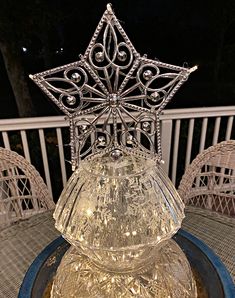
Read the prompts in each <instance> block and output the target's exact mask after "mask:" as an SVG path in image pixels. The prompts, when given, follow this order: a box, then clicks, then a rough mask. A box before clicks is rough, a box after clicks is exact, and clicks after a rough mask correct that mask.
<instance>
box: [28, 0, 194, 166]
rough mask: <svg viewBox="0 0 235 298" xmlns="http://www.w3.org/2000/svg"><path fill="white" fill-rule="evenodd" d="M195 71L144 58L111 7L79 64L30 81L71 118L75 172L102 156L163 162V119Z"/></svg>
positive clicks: (55, 70) (109, 6) (42, 73)
mask: <svg viewBox="0 0 235 298" xmlns="http://www.w3.org/2000/svg"><path fill="white" fill-rule="evenodd" d="M196 69H197V67H196V66H195V67H192V68H185V67H179V66H175V65H170V64H166V63H162V62H160V61H155V60H150V59H147V57H146V55H144V56H140V54H139V53H138V52H137V51H136V49H135V48H134V46H133V45H132V43H131V41H130V40H129V38H128V37H127V35H126V33H125V31H124V30H123V28H122V26H121V25H120V23H119V21H118V20H117V18H116V16H115V15H114V13H113V11H112V8H111V5H110V4H108V5H107V10H106V11H105V12H104V14H103V16H102V18H101V20H100V22H99V24H98V26H97V28H96V30H95V33H94V35H93V37H92V39H91V41H90V44H89V46H88V48H87V50H86V52H85V54H84V55H83V56H82V55H80V60H79V61H76V62H74V63H70V64H67V65H64V66H60V67H57V68H54V69H50V70H47V71H44V72H41V73H38V74H35V75H30V78H31V79H32V80H33V81H34V82H35V83H36V84H37V85H38V86H39V87H40V88H41V89H42V90H43V91H44V92H45V93H46V95H47V96H48V97H49V98H50V99H51V100H52V101H53V102H54V103H55V104H56V105H57V106H58V107H59V108H60V110H62V111H63V112H64V113H65V114H66V116H67V119H68V121H69V125H70V146H71V162H72V169H73V170H74V169H75V168H76V167H77V166H78V164H79V161H80V159H81V158H83V157H85V156H88V155H93V154H99V153H103V152H116V153H117V152H123V151H125V152H131V153H133V154H138V155H143V156H146V155H148V156H149V155H150V156H151V157H152V158H156V159H157V160H159V161H160V160H161V156H162V154H161V138H160V137H161V136H160V122H159V115H160V113H161V112H162V110H163V109H164V107H165V106H166V104H167V103H168V102H169V101H170V100H171V98H172V97H173V96H174V94H175V93H176V91H177V90H178V89H179V88H180V86H181V85H182V84H183V83H184V82H185V81H186V80H187V78H188V76H189V74H190V73H191V72H193V71H194V70H196ZM115 155H118V154H114V156H115Z"/></svg>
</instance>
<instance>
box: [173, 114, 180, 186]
mask: <svg viewBox="0 0 235 298" xmlns="http://www.w3.org/2000/svg"><path fill="white" fill-rule="evenodd" d="M180 123H181V122H180V120H176V123H175V136H174V149H173V161H172V174H171V180H172V182H173V184H175V182H176V170H177V160H178V150H179V139H180Z"/></svg>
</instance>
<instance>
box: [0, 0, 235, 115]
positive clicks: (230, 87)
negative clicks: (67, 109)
mask: <svg viewBox="0 0 235 298" xmlns="http://www.w3.org/2000/svg"><path fill="white" fill-rule="evenodd" d="M37 2H40V1H35V3H37ZM50 3H51V4H50V5H51V7H49V8H48V11H47V13H48V14H54V15H56V13H57V11H62V12H64V15H65V16H69V17H67V18H65V19H64V20H63V21H61V20H60V19H59V18H58V22H57V23H56V24H55V25H54V26H51V27H50V26H49V27H48V30H47V32H46V34H47V37H48V40H49V41H50V44H49V45H48V48H49V54H50V55H49V57H47V59H45V57H43V55H42V48H43V45H42V42H41V41H40V40H39V38H38V37H37V36H36V34H32V32H31V30H29V31H30V35H29V37H28V38H27V32H26V34H25V35H26V38H25V37H24V40H22V47H23V46H24V47H26V48H27V52H25V53H23V51H22V48H20V47H19V51H21V52H22V57H23V61H24V67H25V72H26V75H28V74H29V73H35V72H40V71H43V70H45V69H48V68H52V67H55V66H59V65H62V64H65V63H70V62H73V61H75V60H77V59H78V54H79V53H84V51H85V50H86V46H87V45H88V43H89V41H90V38H91V37H92V34H93V32H94V30H95V28H96V25H97V23H98V22H99V20H100V18H101V16H102V14H103V12H104V10H105V8H106V4H107V1H91V0H86V1H72V0H67V1H65V0H60V1H55V0H54V1H50ZM112 4H113V9H114V11H115V14H116V16H117V17H118V19H119V20H120V21H121V23H122V26H123V27H124V29H125V31H126V33H127V34H128V36H129V38H130V39H131V41H132V42H133V44H134V45H135V48H136V49H137V51H139V52H140V53H141V54H147V55H148V57H149V58H158V59H159V60H160V61H162V62H167V63H171V64H177V65H183V63H184V62H187V63H188V65H189V66H193V65H195V64H197V65H199V69H198V71H197V72H196V73H194V74H192V75H191V77H190V79H189V81H188V82H187V83H186V84H185V85H184V87H182V89H181V90H180V91H179V93H178V94H177V95H176V96H175V98H174V99H173V102H172V103H170V105H169V106H168V107H169V108H176V107H196V106H216V105H234V102H235V72H234V67H235V13H234V12H235V1H234V0H233V1H232V0H231V1H230V0H226V1H221V0H220V1H218V0H217V1H207V0H204V1H201V0H199V1H188V0H177V1H173V0H168V1H167V0H164V1H163V0H160V1H159V0H148V1H143V0H135V1H127V0H126V1H120V0H119V1H118V0H116V1H115V0H114V1H113V2H112ZM13 14H14V13H13ZM26 17H27V18H34V13H32V14H31V15H27V16H26ZM23 18H25V16H23V15H22V21H23ZM60 48H63V51H60V50H59V49H60ZM45 60H46V62H45ZM29 85H30V90H31V94H32V96H33V98H34V100H35V104H36V105H37V108H38V114H39V115H58V114H59V112H58V110H57V109H56V108H55V107H54V106H53V105H51V104H50V103H49V101H48V100H47V99H46V98H45V96H44V95H42V94H41V91H40V90H39V89H38V88H37V87H36V86H34V85H33V83H32V82H30V81H29ZM0 99H1V111H0V117H2V118H6V117H16V116H17V111H16V106H15V103H14V97H13V94H12V91H11V87H10V84H9V82H8V80H7V75H6V72H5V69H4V64H3V60H2V58H1V56H0Z"/></svg>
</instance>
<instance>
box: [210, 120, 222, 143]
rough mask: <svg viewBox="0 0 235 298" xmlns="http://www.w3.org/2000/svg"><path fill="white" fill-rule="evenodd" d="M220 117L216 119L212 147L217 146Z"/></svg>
mask: <svg viewBox="0 0 235 298" xmlns="http://www.w3.org/2000/svg"><path fill="white" fill-rule="evenodd" d="M220 122H221V117H216V120H215V127H214V133H213V141H212V145H215V144H217V142H218V138H219V129H220Z"/></svg>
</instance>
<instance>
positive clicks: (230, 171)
mask: <svg viewBox="0 0 235 298" xmlns="http://www.w3.org/2000/svg"><path fill="white" fill-rule="evenodd" d="M178 191H179V194H180V195H181V197H182V199H183V201H184V202H185V204H186V205H193V206H197V207H202V208H206V209H210V210H212V211H217V212H220V213H222V214H225V215H229V216H234V215H235V140H230V141H224V142H221V143H219V144H217V145H214V146H211V147H209V148H208V149H206V150H204V151H203V152H202V153H200V154H198V156H197V157H196V158H195V159H194V160H193V162H192V163H191V164H190V165H189V166H188V168H187V169H186V171H185V174H184V175H183V177H182V180H181V182H180V185H179V188H178Z"/></svg>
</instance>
